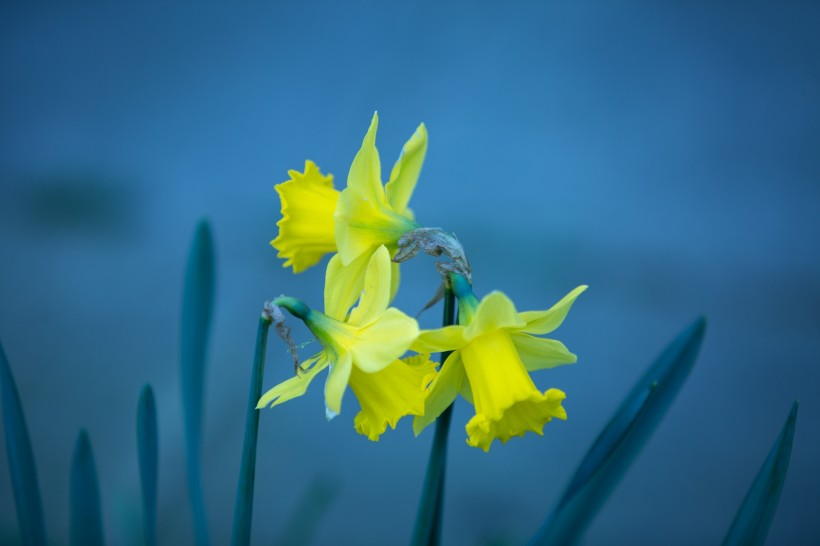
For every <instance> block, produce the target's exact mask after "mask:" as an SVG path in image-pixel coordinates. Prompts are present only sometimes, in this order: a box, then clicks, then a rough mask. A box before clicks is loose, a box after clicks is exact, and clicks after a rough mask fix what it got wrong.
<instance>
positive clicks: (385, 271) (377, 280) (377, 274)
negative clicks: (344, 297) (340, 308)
mask: <svg viewBox="0 0 820 546" xmlns="http://www.w3.org/2000/svg"><path fill="white" fill-rule="evenodd" d="M392 270H393V268H392V262H391V261H390V253H389V252H387V248H385V247H384V246H380V247H379V248H378V249H376V252H374V253H373V256H371V258H370V262H369V263H368V265H367V270H366V271H365V276H364V292H362V296H361V299H360V300H359V305H358V306H356V308H355V309H353V311H352V312H351V313H350V319H349V320H348V321H347V322H348V323H349V324H352V325H354V326H366V325H368V324H370V323H371V322H373V321H374V320H375V319H376V317H378V316H379V315H381V314H382V313H383V312H384V310H385V309H387V306H388V305H390V288H391V286H392V282H391V278H390V277H391V274H392Z"/></svg>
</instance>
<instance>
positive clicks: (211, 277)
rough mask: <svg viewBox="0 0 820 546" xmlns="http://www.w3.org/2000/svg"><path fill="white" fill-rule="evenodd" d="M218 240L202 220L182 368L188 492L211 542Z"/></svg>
mask: <svg viewBox="0 0 820 546" xmlns="http://www.w3.org/2000/svg"><path fill="white" fill-rule="evenodd" d="M215 269H216V266H215V257H214V243H213V236H212V234H211V228H210V224H209V223H208V221H207V220H204V219H203V220H200V222H199V223H198V224H197V227H196V231H195V232H194V238H193V241H192V243H191V247H190V251H189V253H188V263H187V266H186V269H185V280H184V285H183V296H182V326H181V340H180V368H181V376H182V378H181V386H182V406H183V417H184V424H185V428H184V432H185V453H186V457H187V473H188V491H189V496H190V498H191V505H192V511H193V515H194V528H195V534H196V543H197V544H207V543H208V542H209V541H208V527H207V520H206V516H205V501H204V499H203V498H202V484H201V478H200V475H199V474H200V453H199V449H200V443H201V442H200V438H201V434H202V414H203V406H204V389H205V363H206V353H207V347H208V336H209V333H210V326H211V316H212V314H213V302H214V288H215Z"/></svg>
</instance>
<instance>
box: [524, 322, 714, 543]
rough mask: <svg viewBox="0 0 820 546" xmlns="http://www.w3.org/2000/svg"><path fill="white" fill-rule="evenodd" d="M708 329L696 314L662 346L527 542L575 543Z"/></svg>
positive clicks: (692, 359) (680, 380)
mask: <svg viewBox="0 0 820 546" xmlns="http://www.w3.org/2000/svg"><path fill="white" fill-rule="evenodd" d="M705 331H706V320H705V318H704V317H700V318H698V319H697V320H695V321H694V322H693V323H692V324H690V325H689V326H688V327H687V328H685V329H684V330H683V332H681V333H680V334H679V335H678V336H677V337H676V338H675V339H674V340H672V342H671V343H670V344H669V345H667V346H666V348H665V349H664V350H663V352H661V354H660V356H658V358H657V359H656V360H655V362H654V363H653V364H652V365H651V366H650V367H649V368H648V369H647V370H646V371H645V372H644V374H643V375H642V376H641V378H640V379H639V380H638V381H637V382H636V383H635V385H634V386H633V388H632V390H631V391H630V393H629V394H628V395H627V396H626V398H625V399H624V400H623V402H622V403H621V405H620V406H619V408H618V410H617V411H616V412H615V415H614V416H613V417H612V419H610V421H609V423H607V425H606V427H604V430H603V431H601V433H600V434H599V436H598V438H597V439H596V440H595V442H594V443H593V445H592V447H591V448H590V450H589V452H588V453H587V455H586V456H585V457H584V459H583V461H582V462H581V464H580V466H579V467H578V470H577V471H576V473H575V475H574V476H573V478H572V479H571V480H570V484H569V486H568V487H567V490H566V492H565V493H564V495H563V496H562V498H561V501H560V502H559V503H558V505H557V506H556V507H555V509H554V510H553V511H552V513H551V514H550V516H549V517H548V518H547V520H546V521H545V523H544V524H543V525H542V526H541V528H540V529H539V530H538V532H537V533H536V534H535V536H534V537H533V538H532V539H531V540H530V543H529V544H530V545H531V546H535V545H546V544H574V543H576V542H577V541H579V540H580V539H581V537H582V536H583V533H584V532H585V530H586V528H587V526H588V525H589V523H590V522H591V521H592V520H593V518H594V517H595V515H596V514H597V513H598V511H599V510H600V508H601V507H602V506H603V504H604V502H605V501H606V499H607V498H608V497H609V495H610V494H611V493H612V491H613V490H614V489H615V487H617V485H618V483H619V482H620V480H621V478H622V477H623V476H624V474H626V472H627V470H628V469H629V467H630V466H631V465H632V462H633V461H634V460H635V458H637V456H638V454H639V453H640V452H641V450H642V449H643V446H644V445H645V444H646V442H647V441H648V440H649V438H650V437H651V436H652V433H653V432H654V430H655V428H656V427H657V425H658V423H660V421H661V419H662V418H663V416H664V415H665V414H666V411H667V409H668V408H669V406H670V405H671V403H672V401H673V400H674V399H675V396H676V395H677V393H678V391H679V390H680V388H681V387H682V386H683V383H684V382H685V381H686V378H687V377H688V376H689V372H690V371H691V369H692V366H694V363H695V360H696V359H697V355H698V352H699V350H700V346H701V343H702V341H703V336H704V334H705Z"/></svg>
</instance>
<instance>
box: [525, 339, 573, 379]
mask: <svg viewBox="0 0 820 546" xmlns="http://www.w3.org/2000/svg"><path fill="white" fill-rule="evenodd" d="M510 339H512V342H513V344H514V345H515V349H516V350H517V351H518V356H520V357H521V361H522V362H523V363H524V367H525V368H527V370H528V371H530V372H534V371H535V370H543V369H546V368H554V367H555V366H560V365H562V364H574V363H575V362H577V361H578V357H577V356H575V355H574V354H572V353H571V352H569V349H567V347H566V345H564V344H563V343H561V342H560V341H558V340H556V339H545V338H542V337H535V336H531V335H529V334H521V333H514V334H511V335H510Z"/></svg>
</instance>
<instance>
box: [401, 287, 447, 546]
mask: <svg viewBox="0 0 820 546" xmlns="http://www.w3.org/2000/svg"><path fill="white" fill-rule="evenodd" d="M441 322H442V326H449V325H451V324H453V323H454V322H455V295H454V294H453V292H452V290H449V289H448V290H446V292H445V294H444V313H443V317H442V321H441ZM449 354H450V353H442V354H441V362H442V364H443V363H444V361H445V360H447V357H448V356H449ZM452 414H453V406H450V407H449V408H447V409H446V410H444V412H443V413H442V414H441V415H440V416H439V418H438V419H436V431H435V435H434V436H433V447H432V449H431V450H430V459H429V460H428V462H427V474H426V475H425V476H424V486H423V488H422V491H421V501H420V502H419V509H418V512H417V513H416V524H415V527H414V528H413V537H412V538H411V540H410V544H411V545H412V546H427V545H430V546H437V545H438V544H439V543H440V542H441V518H442V516H441V514H442V511H443V509H444V475H445V470H446V467H447V435H448V434H449V432H450V420H451V418H452Z"/></svg>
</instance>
